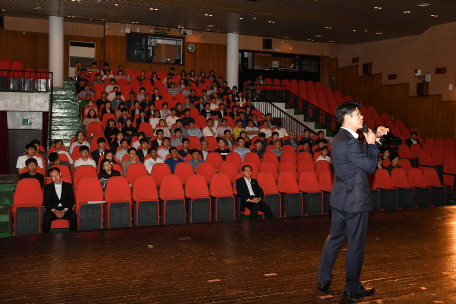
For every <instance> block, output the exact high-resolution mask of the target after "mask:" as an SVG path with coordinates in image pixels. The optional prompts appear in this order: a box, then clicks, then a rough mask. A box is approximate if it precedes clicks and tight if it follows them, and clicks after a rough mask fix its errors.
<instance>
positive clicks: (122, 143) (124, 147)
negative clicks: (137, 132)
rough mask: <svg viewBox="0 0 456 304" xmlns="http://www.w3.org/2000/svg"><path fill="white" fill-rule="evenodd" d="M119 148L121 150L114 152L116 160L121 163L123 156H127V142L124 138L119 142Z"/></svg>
mask: <svg viewBox="0 0 456 304" xmlns="http://www.w3.org/2000/svg"><path fill="white" fill-rule="evenodd" d="M120 147H121V149H120V150H118V151H117V152H116V158H117V159H118V160H119V161H122V158H123V157H124V155H127V154H128V141H127V140H126V139H125V138H124V139H122V140H121V141H120ZM124 176H125V175H124Z"/></svg>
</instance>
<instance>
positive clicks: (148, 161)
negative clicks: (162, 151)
mask: <svg viewBox="0 0 456 304" xmlns="http://www.w3.org/2000/svg"><path fill="white" fill-rule="evenodd" d="M163 163H164V161H163V160H162V159H161V158H159V157H157V159H156V160H153V159H152V157H150V158H148V159H146V160H145V161H144V166H146V170H147V172H149V174H152V168H153V167H154V165H155V164H163Z"/></svg>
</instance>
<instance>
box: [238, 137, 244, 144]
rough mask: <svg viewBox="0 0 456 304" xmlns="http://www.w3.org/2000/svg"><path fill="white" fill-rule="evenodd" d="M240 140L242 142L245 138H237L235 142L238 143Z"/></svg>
mask: <svg viewBox="0 0 456 304" xmlns="http://www.w3.org/2000/svg"><path fill="white" fill-rule="evenodd" d="M241 139H242V140H243V141H245V138H244V137H242V136H238V138H236V142H237V143H238V142H239V141H240V140H241Z"/></svg>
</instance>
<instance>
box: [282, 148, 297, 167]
mask: <svg viewBox="0 0 456 304" xmlns="http://www.w3.org/2000/svg"><path fill="white" fill-rule="evenodd" d="M285 147H287V146H285ZM288 147H291V146H288ZM292 148H293V147H292ZM296 158H297V157H296V153H295V152H294V149H293V153H292V152H287V151H283V152H282V154H281V155H280V162H282V161H290V162H293V163H295V164H296Z"/></svg>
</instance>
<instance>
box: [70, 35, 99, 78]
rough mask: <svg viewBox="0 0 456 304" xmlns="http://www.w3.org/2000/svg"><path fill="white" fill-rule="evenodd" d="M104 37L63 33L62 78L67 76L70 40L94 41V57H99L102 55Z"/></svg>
mask: <svg viewBox="0 0 456 304" xmlns="http://www.w3.org/2000/svg"><path fill="white" fill-rule="evenodd" d="M103 40H104V39H103V38H97V37H86V36H76V35H65V39H64V45H63V53H64V54H65V55H64V62H63V66H64V67H63V75H64V79H67V78H68V77H67V76H68V65H69V61H70V55H69V54H70V41H82V42H94V43H96V46H95V59H101V58H102V57H103V47H104V41H103Z"/></svg>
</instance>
